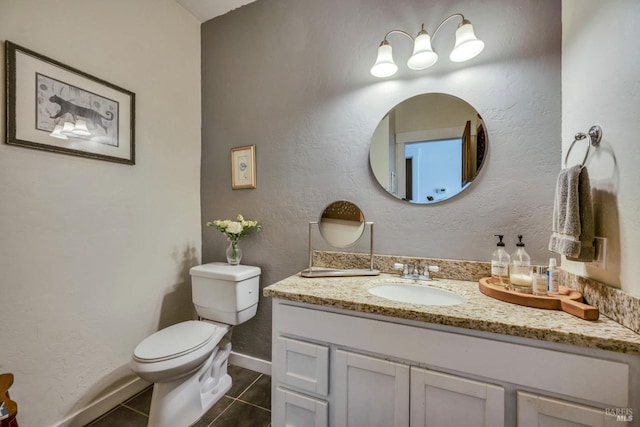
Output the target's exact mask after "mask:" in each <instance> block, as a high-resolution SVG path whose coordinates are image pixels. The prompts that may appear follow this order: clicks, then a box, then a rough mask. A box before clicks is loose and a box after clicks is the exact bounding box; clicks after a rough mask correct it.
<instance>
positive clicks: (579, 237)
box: [549, 165, 595, 262]
mask: <svg viewBox="0 0 640 427" xmlns="http://www.w3.org/2000/svg"><path fill="white" fill-rule="evenodd" d="M552 231H553V233H552V234H551V239H550V240H549V250H550V251H552V252H557V253H559V254H562V255H564V256H566V257H567V259H570V260H572V261H580V262H590V261H593V256H594V247H593V240H594V237H595V232H594V222H593V204H592V201H591V183H590V182H589V173H588V172H587V168H585V167H583V166H581V165H577V166H573V167H570V168H567V169H563V170H561V171H560V174H559V175H558V182H557V184H556V194H555V200H554V203H553V225H552Z"/></svg>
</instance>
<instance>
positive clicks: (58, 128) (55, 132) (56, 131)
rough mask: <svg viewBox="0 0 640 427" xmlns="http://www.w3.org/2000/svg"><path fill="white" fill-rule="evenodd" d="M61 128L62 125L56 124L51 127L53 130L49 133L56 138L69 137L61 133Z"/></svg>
mask: <svg viewBox="0 0 640 427" xmlns="http://www.w3.org/2000/svg"><path fill="white" fill-rule="evenodd" d="M62 129H63V128H62V125H56V127H55V128H54V129H53V132H51V133H50V134H49V135H50V136H52V137H54V138H58V139H69V138H67V135H63V134H62Z"/></svg>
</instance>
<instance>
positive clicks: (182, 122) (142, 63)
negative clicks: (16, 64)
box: [0, 0, 201, 427]
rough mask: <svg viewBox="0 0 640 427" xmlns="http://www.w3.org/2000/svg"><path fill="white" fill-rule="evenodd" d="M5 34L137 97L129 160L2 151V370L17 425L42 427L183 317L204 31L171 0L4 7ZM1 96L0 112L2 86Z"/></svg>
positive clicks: (193, 233) (26, 1)
mask: <svg viewBox="0 0 640 427" xmlns="http://www.w3.org/2000/svg"><path fill="white" fill-rule="evenodd" d="M0 40H1V41H2V42H3V43H4V40H10V41H12V42H14V43H17V44H19V45H22V46H24V47H27V48H29V49H32V50H34V51H36V52H38V53H41V54H44V55H47V56H49V57H51V58H54V59H57V60H59V61H61V62H62V63H65V64H68V65H70V66H73V67H76V68H78V69H80V70H83V71H85V72H87V73H89V74H92V75H94V76H96V77H100V78H102V79H104V80H106V81H108V82H111V83H113V84H116V85H118V86H121V87H123V88H126V89H128V90H131V91H133V92H135V93H136V126H137V128H136V161H137V164H136V165H135V166H126V165H120V164H116V163H111V162H104V161H97V160H91V159H85V158H79V157H72V156H66V155H61V154H54V153H47V152H42V151H37V150H31V149H26V148H21V147H15V146H9V145H6V144H4V143H3V144H1V145H0V235H1V236H2V237H1V238H0V272H1V277H0V324H1V325H2V329H1V331H0V372H13V373H14V374H15V384H14V386H13V387H12V389H11V396H12V398H13V399H14V400H16V401H17V402H18V405H19V408H20V414H19V417H18V420H19V422H20V425H21V426H22V425H24V426H27V427H29V426H48V425H54V424H56V423H57V422H59V421H61V420H63V419H64V418H66V417H67V416H68V415H69V414H72V413H74V412H75V411H78V410H81V409H83V408H84V407H85V406H86V405H87V404H88V403H89V402H91V401H92V400H93V399H94V398H95V397H97V396H100V395H103V394H105V393H107V392H109V391H110V390H113V389H114V388H115V387H117V386H118V385H121V384H123V383H125V382H126V381H127V379H129V378H131V377H132V374H131V372H130V371H129V369H128V368H127V366H126V365H127V363H128V361H129V358H130V356H131V352H132V350H133V348H134V347H135V345H136V344H137V343H138V342H139V340H141V339H142V338H143V337H144V336H146V335H148V334H149V333H150V332H152V331H155V330H157V328H158V327H159V326H164V325H166V324H169V323H174V322H176V321H178V320H180V319H184V318H188V317H189V316H190V315H191V304H190V287H189V283H190V282H189V276H188V268H189V267H190V266H191V265H194V264H196V263H198V261H199V259H200V247H201V237H200V236H201V234H200V233H201V228H200V227H201V224H200V200H199V185H200V178H199V159H200V26H199V24H198V22H197V21H196V20H195V19H194V18H193V17H192V16H190V15H189V14H187V12H186V11H185V10H184V9H182V8H181V7H180V6H179V5H178V4H177V3H176V2H175V1H174V0H136V1H127V0H114V1H107V2H104V1H103V2H100V1H85V0H56V1H40V0H1V1H0ZM0 56H1V57H2V59H4V46H3V49H2V53H1V54H0ZM0 63H1V64H2V65H0V72H1V73H2V75H3V76H4V71H5V70H4V60H2V61H0ZM0 93H2V95H0V96H1V98H2V102H1V103H0V105H1V106H0V110H1V113H2V115H3V116H4V108H5V107H4V105H5V103H4V78H3V79H2V82H0ZM0 130H1V134H2V140H3V142H4V134H5V129H4V120H2V123H1V124H0Z"/></svg>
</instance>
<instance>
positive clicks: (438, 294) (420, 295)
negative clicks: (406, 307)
mask: <svg viewBox="0 0 640 427" xmlns="http://www.w3.org/2000/svg"><path fill="white" fill-rule="evenodd" d="M369 293H371V294H373V295H375V296H378V297H380V298H385V299H388V300H392V301H399V302H407V303H410V304H422V305H457V304H463V303H464V302H465V299H464V297H461V296H460V295H457V294H454V293H453V292H449V291H445V290H443V289H438V288H432V287H430V286H423V285H413V284H410V283H381V284H379V285H374V286H372V287H371V288H369Z"/></svg>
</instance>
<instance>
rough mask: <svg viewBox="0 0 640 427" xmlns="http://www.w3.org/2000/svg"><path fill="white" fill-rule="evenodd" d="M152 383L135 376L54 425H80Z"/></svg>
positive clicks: (75, 426) (63, 426)
mask: <svg viewBox="0 0 640 427" xmlns="http://www.w3.org/2000/svg"><path fill="white" fill-rule="evenodd" d="M150 385H151V384H150V383H148V382H146V381H144V380H143V379H141V378H134V379H132V380H131V381H129V382H128V383H126V384H125V385H123V386H121V387H119V388H118V389H116V390H114V391H112V392H111V393H109V394H107V395H105V396H103V397H101V398H100V399H98V400H96V401H95V402H92V403H91V404H90V405H88V406H87V407H85V408H83V409H81V410H79V411H77V412H75V413H73V414H72V415H70V416H68V417H67V418H65V419H64V420H62V421H60V422H59V423H58V424H54V426H53V427H80V426H85V425H87V424H88V423H89V422H91V421H93V420H95V419H96V418H98V417H100V416H101V415H104V414H105V413H107V412H108V411H109V410H110V409H111V408H115V407H116V406H118V404H120V403H122V402H124V401H125V400H127V399H129V398H130V397H133V396H135V395H136V394H137V393H139V392H141V391H142V390H144V389H145V388H147V387H149V386H150Z"/></svg>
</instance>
